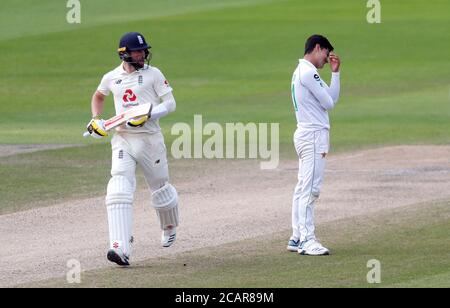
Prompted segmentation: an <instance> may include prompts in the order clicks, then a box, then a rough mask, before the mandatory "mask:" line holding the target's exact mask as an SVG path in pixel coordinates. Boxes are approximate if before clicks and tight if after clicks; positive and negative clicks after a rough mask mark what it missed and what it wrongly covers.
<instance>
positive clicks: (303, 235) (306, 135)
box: [292, 128, 329, 242]
mask: <svg viewBox="0 0 450 308" xmlns="http://www.w3.org/2000/svg"><path fill="white" fill-rule="evenodd" d="M294 145H295V150H296V151H297V155H298V157H299V170H298V182H297V185H296V187H295V190H294V196H293V200H292V230H293V232H292V236H293V237H295V238H298V239H300V242H303V241H308V240H311V239H315V233H314V230H315V226H314V202H315V201H316V199H317V198H318V197H319V194H320V188H321V186H322V182H323V178H324V171H325V154H326V153H328V150H329V131H328V129H321V130H316V131H307V130H302V129H300V128H297V130H296V131H295V133H294Z"/></svg>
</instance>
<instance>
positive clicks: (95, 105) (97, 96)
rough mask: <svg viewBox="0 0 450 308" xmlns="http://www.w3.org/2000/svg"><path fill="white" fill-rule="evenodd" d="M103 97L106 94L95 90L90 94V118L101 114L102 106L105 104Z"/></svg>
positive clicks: (98, 116)
mask: <svg viewBox="0 0 450 308" xmlns="http://www.w3.org/2000/svg"><path fill="white" fill-rule="evenodd" d="M105 97H106V95H104V94H103V93H101V92H100V91H95V93H94V95H92V101H91V111H92V118H100V116H101V114H102V113H103V106H104V105H105Z"/></svg>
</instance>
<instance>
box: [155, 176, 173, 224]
mask: <svg viewBox="0 0 450 308" xmlns="http://www.w3.org/2000/svg"><path fill="white" fill-rule="evenodd" d="M152 206H153V207H154V208H155V210H156V215H158V218H159V222H160V224H161V229H162V230H167V229H170V228H173V227H177V226H178V224H179V217H178V194H177V190H176V189H175V187H173V186H172V185H171V184H169V183H167V184H166V185H164V186H163V187H161V188H160V189H158V190H156V191H154V192H153V193H152Z"/></svg>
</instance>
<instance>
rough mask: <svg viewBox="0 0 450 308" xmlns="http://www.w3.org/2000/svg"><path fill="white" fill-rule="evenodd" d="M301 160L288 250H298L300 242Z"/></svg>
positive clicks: (293, 203) (293, 199)
mask: <svg viewBox="0 0 450 308" xmlns="http://www.w3.org/2000/svg"><path fill="white" fill-rule="evenodd" d="M298 161H299V165H298V166H299V172H298V181H297V184H296V185H295V189H294V195H293V197H292V214H291V215H292V218H291V219H292V235H291V237H290V238H289V241H288V245H287V250H289V251H293V252H297V250H298V245H299V244H300V231H299V213H298V209H299V208H298V207H299V204H298V203H299V199H300V193H301V190H302V185H303V178H302V174H301V172H300V170H301V159H299V160H298Z"/></svg>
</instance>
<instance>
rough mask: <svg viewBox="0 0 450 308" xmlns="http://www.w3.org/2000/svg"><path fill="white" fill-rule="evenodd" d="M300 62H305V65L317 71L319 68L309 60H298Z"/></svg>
mask: <svg viewBox="0 0 450 308" xmlns="http://www.w3.org/2000/svg"><path fill="white" fill-rule="evenodd" d="M298 62H299V63H301V62H303V63H305V64H306V65H308V66H309V67H311V68H313V69H315V70H317V67H315V66H314V64H312V63H311V62H309V61H308V60H305V59H300V60H298Z"/></svg>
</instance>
